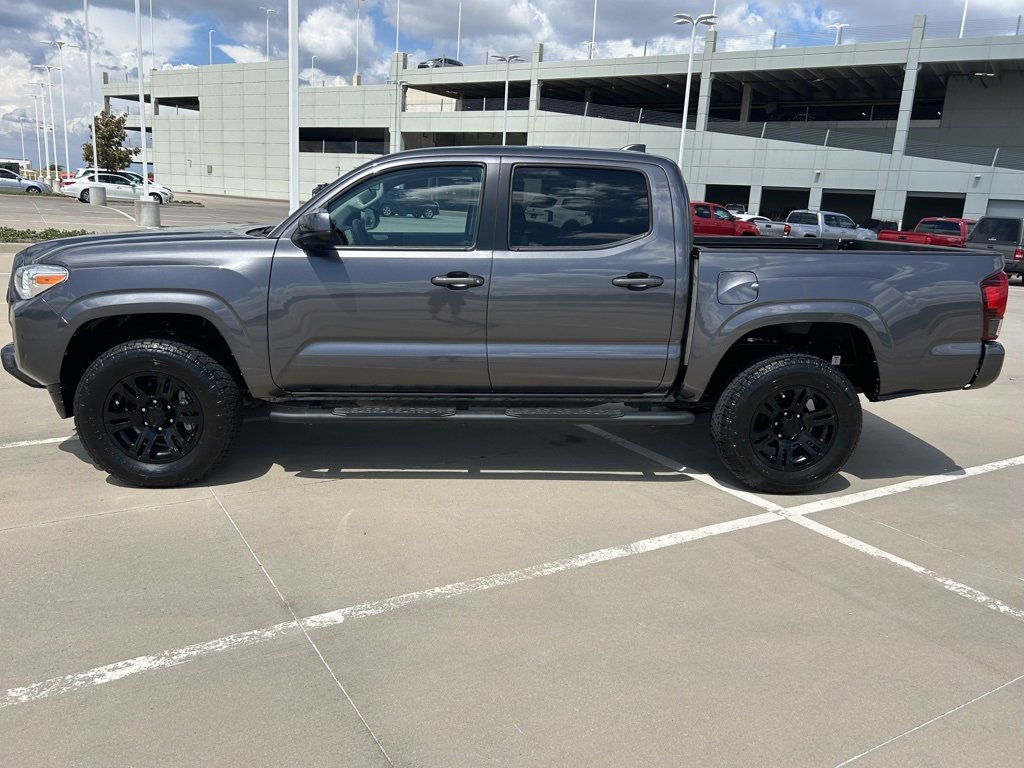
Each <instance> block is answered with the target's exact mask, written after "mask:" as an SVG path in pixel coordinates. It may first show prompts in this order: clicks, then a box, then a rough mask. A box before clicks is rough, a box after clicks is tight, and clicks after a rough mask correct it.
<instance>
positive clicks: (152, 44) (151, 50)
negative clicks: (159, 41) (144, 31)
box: [149, 0, 156, 69]
mask: <svg viewBox="0 0 1024 768" xmlns="http://www.w3.org/2000/svg"><path fill="white" fill-rule="evenodd" d="M149 58H150V59H151V65H150V69H156V42H155V41H154V38H153V0H149Z"/></svg>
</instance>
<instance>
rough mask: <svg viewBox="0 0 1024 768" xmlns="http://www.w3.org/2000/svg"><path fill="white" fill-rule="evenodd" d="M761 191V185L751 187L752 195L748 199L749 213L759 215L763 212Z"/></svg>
mask: <svg viewBox="0 0 1024 768" xmlns="http://www.w3.org/2000/svg"><path fill="white" fill-rule="evenodd" d="M761 190H762V187H761V185H760V184H757V185H754V184H751V185H750V195H749V196H748V197H747V213H759V212H760V210H761Z"/></svg>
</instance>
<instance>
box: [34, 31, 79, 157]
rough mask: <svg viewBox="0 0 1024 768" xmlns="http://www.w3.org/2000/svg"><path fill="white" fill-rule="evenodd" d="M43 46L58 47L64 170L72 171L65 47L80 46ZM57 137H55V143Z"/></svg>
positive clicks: (61, 43)
mask: <svg viewBox="0 0 1024 768" xmlns="http://www.w3.org/2000/svg"><path fill="white" fill-rule="evenodd" d="M39 42H40V43H42V44H43V45H55V46H56V47H57V58H58V59H59V61H60V67H59V69H60V112H61V120H63V121H64V170H65V171H70V170H71V156H70V154H69V152H68V104H67V99H66V97H65V96H64V46H70V47H71V48H77V47H78V46H77V45H75V44H74V43H69V42H67V41H65V40H40V41H39ZM56 140H57V137H56V134H55V135H54V142H56ZM53 151H54V154H56V152H57V145H56V143H55V144H54V145H53Z"/></svg>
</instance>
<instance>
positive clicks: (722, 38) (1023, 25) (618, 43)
mask: <svg viewBox="0 0 1024 768" xmlns="http://www.w3.org/2000/svg"><path fill="white" fill-rule="evenodd" d="M912 32H913V26H912V25H911V24H909V23H908V24H900V25H885V26H868V27H856V26H849V27H846V28H845V29H843V33H842V37H841V40H840V42H839V45H857V44H858V43H887V42H902V41H904V40H910V37H911V34H912ZM1022 33H1024V16H1009V17H1003V18H997V19H968V20H967V24H966V26H965V28H964V37H965V38H979V37H1007V36H1014V35H1021V34H1022ZM958 37H960V19H956V20H952V19H951V20H949V21H932V20H931V19H929V20H928V21H927V23H926V24H925V30H924V39H926V40H940V39H955V38H958ZM716 45H717V50H718V52H728V51H757V50H771V49H773V48H812V47H818V46H834V45H836V33H835V32H834V31H832V30H829V29H820V30H818V29H815V30H805V31H802V32H782V31H778V30H771V29H768V30H762V31H759V32H757V33H755V34H750V35H742V34H731V33H729V32H725V33H723V32H719V34H718V40H717V43H716ZM702 47H703V42H702V41H700V40H699V39H698V44H697V47H696V49H695V50H697V51H700V50H701V49H702ZM688 49H689V40H687V39H684V38H683V37H682V36H680V37H678V38H671V37H658V38H655V39H653V40H646V41H637V42H634V41H632V40H605V41H598V43H597V45H596V46H595V49H594V54H593V58H595V59H616V58H628V57H633V56H641V57H642V56H665V55H680V54H685V53H687V52H688ZM589 57H590V49H589V45H580V46H574V47H573V46H563V45H558V44H553V45H550V46H545V49H544V60H545V61H582V60H584V59H587V58H589Z"/></svg>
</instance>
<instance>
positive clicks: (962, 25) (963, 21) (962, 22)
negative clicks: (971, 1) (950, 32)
mask: <svg viewBox="0 0 1024 768" xmlns="http://www.w3.org/2000/svg"><path fill="white" fill-rule="evenodd" d="M967 2H968V0H964V15H963V17H962V18H961V19H960V37H963V36H964V29H965V28H966V27H967Z"/></svg>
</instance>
